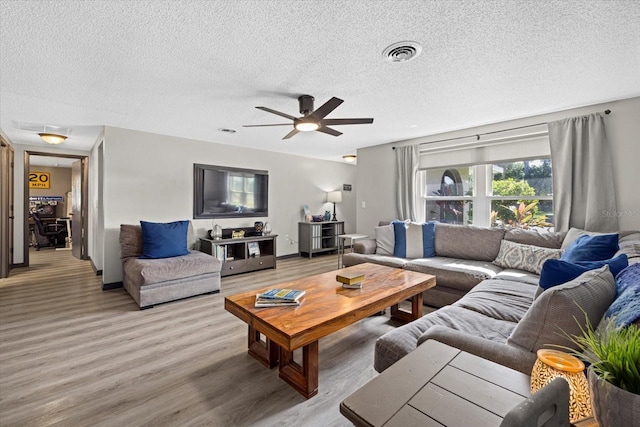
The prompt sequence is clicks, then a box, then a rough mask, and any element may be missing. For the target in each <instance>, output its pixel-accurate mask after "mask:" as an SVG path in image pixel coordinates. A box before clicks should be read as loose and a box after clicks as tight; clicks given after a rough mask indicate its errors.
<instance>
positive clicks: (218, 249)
mask: <svg viewBox="0 0 640 427" xmlns="http://www.w3.org/2000/svg"><path fill="white" fill-rule="evenodd" d="M225 234H226V233H224V231H223V237H226V236H225ZM276 237H278V235H277V234H270V235H267V236H248V237H242V238H236V239H232V238H223V239H219V240H214V239H203V238H201V239H200V251H202V252H204V253H207V254H209V255H211V256H214V257H216V258H218V259H219V260H220V261H222V270H221V271H220V275H221V276H222V277H224V276H231V275H232V274H240V273H248V272H250V271H257V270H263V269H267V268H276Z"/></svg>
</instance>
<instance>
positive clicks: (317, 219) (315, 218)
mask: <svg viewBox="0 0 640 427" xmlns="http://www.w3.org/2000/svg"><path fill="white" fill-rule="evenodd" d="M311 221H313V222H322V221H324V215H311Z"/></svg>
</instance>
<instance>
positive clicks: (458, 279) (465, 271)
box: [404, 256, 502, 291]
mask: <svg viewBox="0 0 640 427" xmlns="http://www.w3.org/2000/svg"><path fill="white" fill-rule="evenodd" d="M404 268H405V269H407V270H412V271H419V272H421V273H427V274H433V275H434V276H436V281H437V286H446V287H449V288H454V289H460V290H463V291H468V290H469V289H472V288H473V287H474V286H475V285H477V284H478V283H480V282H481V281H483V280H484V279H490V278H492V277H494V276H495V275H496V274H498V273H499V272H500V271H502V269H501V268H500V267H497V266H495V265H493V264H492V263H490V262H486V261H471V260H467V259H455V258H447V257H439V256H438V257H433V258H422V259H414V260H411V261H408V262H407V263H406V264H405V265H404Z"/></svg>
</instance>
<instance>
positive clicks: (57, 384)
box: [0, 250, 395, 427]
mask: <svg viewBox="0 0 640 427" xmlns="http://www.w3.org/2000/svg"><path fill="white" fill-rule="evenodd" d="M30 259H31V264H32V267H30V268H26V269H15V270H12V271H11V275H10V277H9V278H7V279H1V282H0V425H2V426H45V425H46V426H48V425H60V426H120V427H124V426H143V425H148V426H164V425H168V426H174V425H175V426H200V425H209V426H249V425H250V426H254V425H255V426H275V425H278V426H343V425H350V424H349V423H348V422H347V420H346V418H344V417H342V415H340V412H339V403H340V401H341V400H343V399H344V398H345V397H347V396H348V395H349V394H350V393H352V392H353V391H355V390H356V389H357V388H358V387H360V386H361V385H362V384H364V383H366V382H367V381H368V380H370V379H371V378H373V377H374V376H375V375H376V372H375V371H374V369H373V367H372V366H373V347H374V342H375V339H376V338H377V337H378V336H380V335H382V334H384V333H385V332H387V331H389V330H391V329H393V328H394V327H395V325H393V324H392V323H390V322H389V319H388V312H389V311H388V310H387V315H386V316H378V317H370V318H367V319H364V320H362V321H360V322H358V323H356V324H354V325H351V326H349V327H347V328H345V329H343V330H341V331H339V332H337V333H335V334H333V335H331V336H329V337H326V338H324V339H322V340H320V378H319V392H318V395H317V396H315V397H313V398H311V399H309V400H306V399H304V398H303V397H302V396H301V395H300V394H298V393H297V392H296V391H295V390H293V389H292V388H291V387H290V386H288V385H287V384H286V383H285V382H284V381H282V380H281V379H280V378H279V377H278V370H277V369H273V370H269V369H266V368H264V367H263V366H262V365H260V364H259V363H258V362H257V361H256V360H254V359H253V358H252V357H250V356H249V355H248V354H247V347H246V346H247V330H246V325H245V324H244V323H243V322H242V321H240V320H239V319H237V318H235V317H234V316H232V315H231V314H229V313H228V312H226V311H225V310H224V303H223V300H224V297H225V296H226V295H230V294H233V293H237V292H242V291H245V290H250V289H252V288H256V287H261V286H268V285H271V284H276V283H278V282H281V281H284V280H288V279H294V278H298V277H303V276H307V275H311V274H316V273H321V272H325V271H330V270H334V269H335V268H336V264H337V259H336V256H335V255H325V256H320V257H317V258H314V259H313V260H309V259H307V258H293V259H288V260H283V261H280V262H278V268H277V269H276V270H266V271H262V272H257V273H249V274H245V275H239V276H233V277H228V278H224V279H223V280H222V291H221V293H220V294H214V295H204V296H199V297H194V298H189V299H185V300H181V301H176V302H171V303H167V304H161V305H158V306H156V307H155V308H152V309H149V310H143V311H140V310H138V309H137V306H136V305H135V303H134V301H133V299H131V297H130V296H129V295H128V294H127V293H126V291H125V290H124V289H116V290H112V291H102V290H101V280H100V277H97V276H95V274H94V273H93V270H92V269H91V266H90V264H89V262H87V261H80V260H77V259H75V258H73V257H72V256H71V253H70V252H69V251H54V250H43V251H40V252H35V251H34V252H32V253H31V256H30Z"/></svg>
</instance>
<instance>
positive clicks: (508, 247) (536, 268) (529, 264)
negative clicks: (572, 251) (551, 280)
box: [493, 240, 562, 274]
mask: <svg viewBox="0 0 640 427" xmlns="http://www.w3.org/2000/svg"><path fill="white" fill-rule="evenodd" d="M561 254H562V250H560V249H550V248H543V247H540V246H532V245H522V244H520V243H514V242H511V241H509V240H503V241H502V242H501V243H500V252H499V253H498V256H497V257H496V259H495V260H494V261H493V263H494V264H495V265H497V266H500V267H503V268H515V269H518V270H525V271H530V272H532V273H536V274H540V271H541V270H542V264H544V262H545V261H546V260H548V259H554V258H560V255H561Z"/></svg>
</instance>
